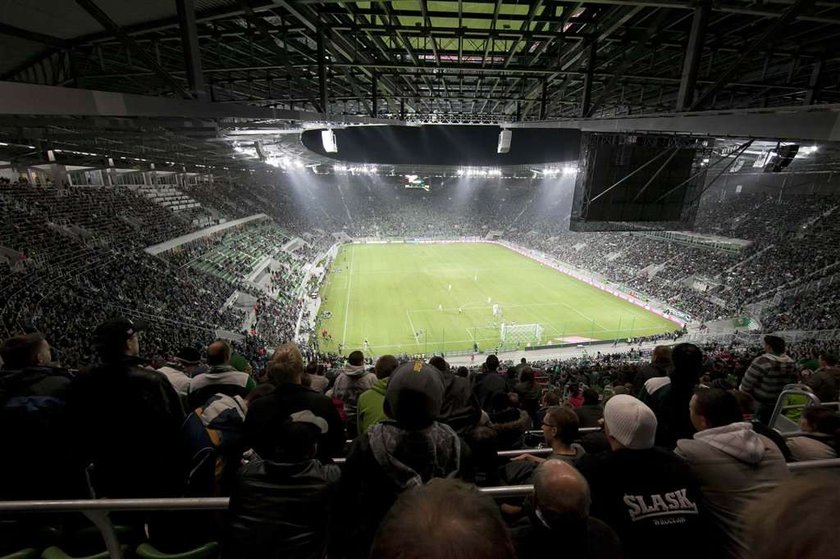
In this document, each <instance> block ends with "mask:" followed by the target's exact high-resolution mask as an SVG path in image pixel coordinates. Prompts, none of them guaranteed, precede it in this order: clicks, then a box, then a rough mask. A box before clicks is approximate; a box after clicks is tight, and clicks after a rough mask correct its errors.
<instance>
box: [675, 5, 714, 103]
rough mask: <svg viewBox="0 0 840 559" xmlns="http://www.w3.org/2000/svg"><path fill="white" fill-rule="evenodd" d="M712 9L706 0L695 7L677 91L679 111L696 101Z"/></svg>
mask: <svg viewBox="0 0 840 559" xmlns="http://www.w3.org/2000/svg"><path fill="white" fill-rule="evenodd" d="M710 11H711V9H710V7H709V2H708V1H706V0H703V1H702V2H701V3H700V4H699V5H698V6H697V7H696V8H695V9H694V18H693V19H692V20H691V32H690V34H689V36H688V45H686V48H685V59H684V60H683V67H682V78H681V79H680V91H679V93H677V110H678V111H685V110H687V109H688V108H689V107H690V106H691V105H692V104H693V103H694V95H695V90H696V89H697V70H698V68H699V67H700V57H701V55H702V54H703V41H704V40H705V38H706V25H707V23H708V22H709V12H710Z"/></svg>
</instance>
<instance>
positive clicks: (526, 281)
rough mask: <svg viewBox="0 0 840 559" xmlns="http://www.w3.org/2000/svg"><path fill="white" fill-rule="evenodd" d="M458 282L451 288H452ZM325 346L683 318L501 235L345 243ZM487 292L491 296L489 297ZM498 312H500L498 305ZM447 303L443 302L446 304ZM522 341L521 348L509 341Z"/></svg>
mask: <svg viewBox="0 0 840 559" xmlns="http://www.w3.org/2000/svg"><path fill="white" fill-rule="evenodd" d="M450 286H451V287H450ZM321 293H322V302H321V308H320V312H319V316H321V313H323V312H324V311H329V312H330V313H332V315H331V316H330V318H327V319H321V320H320V321H319V323H318V332H319V337H320V333H321V332H322V331H323V330H327V331H328V332H329V334H330V336H331V340H323V339H322V340H321V342H320V346H321V349H322V350H330V351H335V350H337V348H338V345H339V344H342V345H343V348H344V352H345V353H346V352H349V351H352V350H354V349H362V347H363V343H364V340H365V339H367V340H368V342H369V344H370V348H369V349H370V353H372V354H374V355H381V354H385V353H408V354H415V353H439V352H443V353H446V352H453V351H469V350H472V348H473V343H474V342H477V343H478V344H479V347H480V349H482V350H490V349H493V348H496V347H497V346H498V345H499V342H500V337H501V327H500V322H501V321H502V320H504V321H505V322H506V323H511V322H515V323H516V324H532V323H538V324H540V325H541V326H542V327H543V329H544V333H543V337H542V344H549V343H574V342H579V341H584V340H611V339H615V338H619V339H620V338H628V337H634V336H646V335H651V334H657V333H661V332H669V331H673V330H675V329H676V328H677V326H676V325H675V324H674V323H673V322H671V321H669V320H666V319H664V318H662V317H660V316H658V315H656V314H654V313H652V312H648V311H646V310H644V309H642V308H640V307H638V306H636V305H633V304H632V303H629V302H627V301H624V300H622V299H619V298H617V297H614V296H612V295H610V294H608V293H606V292H604V291H601V290H600V289H597V288H595V287H592V286H590V285H587V284H586V283H583V282H581V281H578V280H576V279H574V278H572V277H570V276H567V275H566V274H563V273H561V272H558V271H556V270H553V269H551V268H549V267H547V266H544V265H542V264H540V263H538V262H536V261H534V260H531V259H529V258H527V257H525V256H522V255H520V254H518V253H516V252H514V251H512V250H509V249H507V248H505V247H502V246H499V245H494V244H490V243H487V244H475V243H449V244H402V243H395V244H371V245H361V244H360V245H353V244H351V245H345V246H343V247H342V249H341V251H340V252H339V254H338V256H337V257H336V260H335V261H334V262H333V264H332V267H331V269H330V272H329V273H328V275H327V279H326V281H325V283H324V285H323V287H322V291H321ZM488 301H489V302H488ZM494 304H498V305H499V306H500V307H501V317H499V316H494V315H493V305H494ZM441 308H442V310H441ZM508 349H515V348H508Z"/></svg>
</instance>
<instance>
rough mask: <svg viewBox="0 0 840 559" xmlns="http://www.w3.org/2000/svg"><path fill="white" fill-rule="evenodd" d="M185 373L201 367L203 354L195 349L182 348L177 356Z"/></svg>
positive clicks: (176, 358) (176, 359)
mask: <svg viewBox="0 0 840 559" xmlns="http://www.w3.org/2000/svg"><path fill="white" fill-rule="evenodd" d="M175 361H177V362H178V363H179V364H180V365H181V367H182V368H183V369H184V371H187V372H189V371H191V370H193V369H195V368H196V367H198V366H199V365H201V353H200V352H199V351H198V350H197V349H195V348H194V347H182V348H181V349H179V350H178V354H177V355H176V356H175Z"/></svg>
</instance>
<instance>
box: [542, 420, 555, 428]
mask: <svg viewBox="0 0 840 559" xmlns="http://www.w3.org/2000/svg"><path fill="white" fill-rule="evenodd" d="M543 427H555V425H552V424H551V423H546V422H545V421H543Z"/></svg>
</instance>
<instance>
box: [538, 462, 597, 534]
mask: <svg viewBox="0 0 840 559" xmlns="http://www.w3.org/2000/svg"><path fill="white" fill-rule="evenodd" d="M534 500H535V502H536V505H537V508H538V509H539V510H540V511H541V512H542V513H543V514H544V515H545V516H556V517H563V518H573V519H577V520H584V519H586V518H587V517H588V516H589V504H590V502H591V499H590V496H589V484H588V483H586V479H585V478H584V477H583V476H582V475H581V474H580V472H578V471H577V470H576V469H575V468H574V466H571V465H570V464H568V463H567V462H563V461H562V460H546V461H545V462H543V463H542V464H540V465H539V467H538V468H537V471H536V474H535V475H534ZM549 523H551V522H550V520H549Z"/></svg>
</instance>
